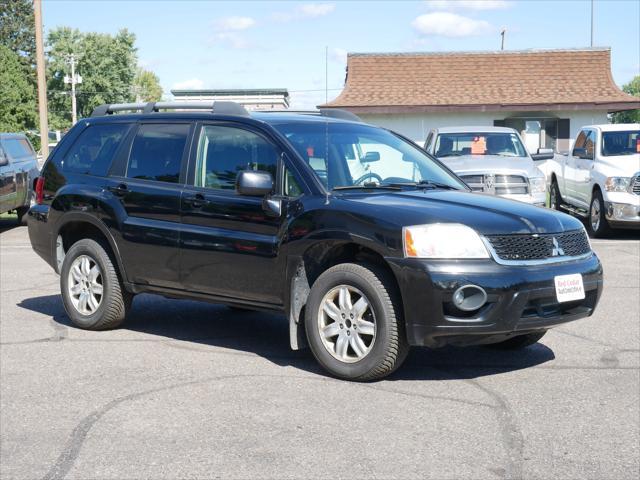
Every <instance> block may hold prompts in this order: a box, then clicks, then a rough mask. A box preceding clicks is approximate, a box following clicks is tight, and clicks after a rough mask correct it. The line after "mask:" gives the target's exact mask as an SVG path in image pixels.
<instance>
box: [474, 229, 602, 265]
mask: <svg viewBox="0 0 640 480" xmlns="http://www.w3.org/2000/svg"><path fill="white" fill-rule="evenodd" d="M487 239H488V240H489V243H490V244H491V246H492V247H493V249H494V251H495V253H496V255H497V256H498V257H499V258H500V259H501V260H516V261H517V260H545V259H547V258H554V257H563V256H566V257H577V256H580V255H584V254H586V253H589V252H590V251H591V247H590V246H589V239H588V238H587V234H586V233H585V232H584V231H583V230H573V231H571V232H564V233H545V234H527V235H487Z"/></svg>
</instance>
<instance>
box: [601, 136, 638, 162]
mask: <svg viewBox="0 0 640 480" xmlns="http://www.w3.org/2000/svg"><path fill="white" fill-rule="evenodd" d="M635 153H640V130H630V131H625V132H604V133H603V134H602V155H603V156H605V157H613V156H615V155H633V154H635Z"/></svg>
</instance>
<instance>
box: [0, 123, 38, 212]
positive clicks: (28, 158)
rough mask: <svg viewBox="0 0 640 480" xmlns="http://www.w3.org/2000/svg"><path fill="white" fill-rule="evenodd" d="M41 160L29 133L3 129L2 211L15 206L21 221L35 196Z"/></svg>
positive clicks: (0, 164) (0, 163) (0, 136)
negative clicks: (9, 131) (11, 131)
mask: <svg viewBox="0 0 640 480" xmlns="http://www.w3.org/2000/svg"><path fill="white" fill-rule="evenodd" d="M37 177H38V161H37V159H36V152H35V151H34V150H33V147H32V146H31V143H30V142H29V140H28V139H27V137H26V136H25V135H23V134H21V133H0V213H5V212H9V211H11V210H15V212H16V213H17V214H18V222H20V223H22V222H23V220H24V219H25V215H26V213H27V211H28V210H29V206H30V204H31V200H32V198H33V182H34V181H35V179H36V178H37Z"/></svg>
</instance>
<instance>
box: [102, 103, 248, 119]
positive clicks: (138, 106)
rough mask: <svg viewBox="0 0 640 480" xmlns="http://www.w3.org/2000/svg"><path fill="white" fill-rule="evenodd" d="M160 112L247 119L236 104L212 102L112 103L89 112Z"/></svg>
mask: <svg viewBox="0 0 640 480" xmlns="http://www.w3.org/2000/svg"><path fill="white" fill-rule="evenodd" d="M160 110H208V111H209V112H211V113H215V114H217V115H232V116H240V117H248V116H249V112H247V110H246V109H245V108H244V107H243V106H242V105H240V104H239V103H236V102H225V101H219V100H216V101H213V102H148V103H114V104H105V105H100V106H98V107H96V108H94V109H93V112H91V116H92V117H101V116H103V115H111V114H112V113H115V112H125V111H142V113H153V112H158V111H160Z"/></svg>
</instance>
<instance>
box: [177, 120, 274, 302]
mask: <svg viewBox="0 0 640 480" xmlns="http://www.w3.org/2000/svg"><path fill="white" fill-rule="evenodd" d="M196 138H197V144H196V142H194V145H197V148H194V149H192V152H193V153H192V156H191V162H190V167H189V181H188V184H189V185H188V186H186V187H185V189H184V191H183V195H182V237H181V239H180V244H181V247H182V251H181V272H182V282H183V284H184V286H185V288H187V289H189V290H192V291H195V292H204V293H208V294H213V295H217V296H222V297H231V298H240V299H244V300H249V301H254V302H260V303H267V304H281V302H282V283H281V282H282V280H281V279H282V276H283V275H284V271H283V269H284V267H283V266H282V262H279V261H278V257H277V254H278V248H279V234H278V233H279V230H280V227H281V224H282V221H283V220H282V216H274V215H273V214H270V213H267V212H266V211H265V210H264V209H263V199H262V198H256V197H248V196H242V195H239V194H237V193H236V190H235V179H236V175H237V173H238V172H239V171H240V170H261V171H267V172H270V173H271V174H272V175H273V177H274V179H276V178H277V171H278V164H279V158H280V152H279V150H278V148H277V147H276V146H274V145H273V144H272V143H271V142H270V141H269V140H268V139H267V138H266V137H265V136H263V135H262V134H260V133H258V132H255V131H251V130H247V129H246V128H244V127H241V126H239V125H235V124H229V123H224V124H208V125H202V126H201V127H200V128H199V132H198V134H197V137H196ZM275 188H277V187H274V189H275Z"/></svg>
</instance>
